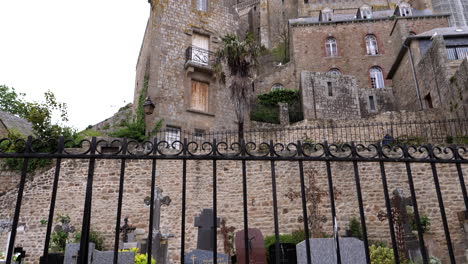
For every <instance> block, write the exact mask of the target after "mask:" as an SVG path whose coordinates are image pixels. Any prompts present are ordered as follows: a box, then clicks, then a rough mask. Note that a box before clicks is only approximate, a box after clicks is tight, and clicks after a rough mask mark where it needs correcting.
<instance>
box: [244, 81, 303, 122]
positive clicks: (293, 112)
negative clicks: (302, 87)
mask: <svg viewBox="0 0 468 264" xmlns="http://www.w3.org/2000/svg"><path fill="white" fill-rule="evenodd" d="M278 103H287V104H288V108H289V121H290V122H291V123H295V122H298V121H301V120H304V113H303V111H302V106H301V102H300V93H299V91H298V90H289V89H282V90H273V91H271V92H269V93H266V94H261V95H259V96H258V97H257V100H256V102H255V104H254V106H253V107H252V110H251V114H250V119H251V120H253V121H258V122H266V123H272V124H279V123H280V120H279V107H278Z"/></svg>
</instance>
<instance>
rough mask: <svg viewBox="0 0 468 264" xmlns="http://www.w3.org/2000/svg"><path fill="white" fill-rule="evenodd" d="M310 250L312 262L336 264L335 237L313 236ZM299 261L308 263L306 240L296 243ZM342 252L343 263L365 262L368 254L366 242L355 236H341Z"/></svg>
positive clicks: (299, 262)
mask: <svg viewBox="0 0 468 264" xmlns="http://www.w3.org/2000/svg"><path fill="white" fill-rule="evenodd" d="M309 242H310V252H311V258H312V263H320V264H336V263H337V256H336V244H335V240H334V239H333V238H311V239H310V240H309ZM296 252H297V263H298V264H303V263H307V253H306V241H305V240H304V241H302V242H301V243H299V244H297V245H296ZM340 254H341V263H342V264H364V263H366V254H365V250H364V242H362V241H361V240H359V239H357V238H354V237H343V238H340Z"/></svg>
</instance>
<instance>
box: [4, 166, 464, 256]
mask: <svg viewBox="0 0 468 264" xmlns="http://www.w3.org/2000/svg"><path fill="white" fill-rule="evenodd" d="M181 163H182V162H181V161H158V163H157V186H159V187H161V188H163V189H164V194H165V195H169V196H170V197H171V199H172V203H171V205H170V206H169V207H167V208H163V209H162V217H161V219H162V225H161V226H162V227H163V228H164V227H167V228H168V230H169V231H170V232H171V233H173V234H175V238H173V239H171V240H170V244H169V247H170V258H171V260H172V261H173V262H174V263H178V262H179V261H180V260H179V250H180V248H179V245H180V221H181V220H180V210H181V172H182V167H181ZM187 165H188V167H187V172H188V173H187V211H186V214H187V219H186V220H187V225H186V226H187V229H186V238H187V239H186V252H187V251H189V250H192V249H194V248H195V245H196V233H197V229H196V228H195V227H193V223H194V217H195V216H197V215H198V214H199V213H200V212H201V210H202V209H203V208H211V206H212V193H211V190H212V189H211V188H212V177H211V166H212V162H211V161H188V162H187ZM217 165H218V210H219V211H218V215H219V217H222V218H226V220H227V225H228V226H234V227H236V230H241V229H242V226H243V218H242V180H241V175H242V174H241V163H240V162H237V161H219V162H218V164H217ZM352 166H353V165H352V164H350V163H333V164H332V167H331V169H332V173H333V179H334V184H335V187H336V190H337V200H336V204H337V215H338V217H337V220H338V224H339V226H340V233H341V234H344V232H345V229H346V225H347V223H348V221H349V219H350V218H351V217H353V216H358V215H359V211H358V202H357V198H356V190H355V183H354V180H353V179H354V178H353V174H352V173H351V172H352V171H353V170H352V168H353V167H352ZM87 168H88V162H87V161H82V160H76V161H65V162H63V164H62V171H61V178H60V187H59V189H58V198H57V207H56V215H57V214H68V215H70V216H71V219H72V224H73V225H75V226H76V227H78V229H79V226H80V223H81V217H82V216H81V214H82V210H83V203H84V191H85V185H86V181H85V177H86V175H87ZM385 168H386V170H387V177H388V182H389V190H390V191H393V190H394V189H395V188H402V189H403V190H404V193H405V195H408V194H409V187H408V185H407V179H406V171H405V167H404V164H387V165H386V166H385ZM412 168H413V172H414V173H413V175H414V181H415V185H416V191H417V198H418V204H419V206H420V210H421V212H422V213H424V214H426V215H428V216H429V218H430V219H431V229H430V233H429V234H427V236H426V239H427V240H428V241H427V243H428V244H434V245H437V247H436V248H431V249H430V250H431V254H432V255H435V256H437V257H439V258H443V259H446V256H447V253H446V247H445V238H444V235H443V229H442V224H441V219H440V214H439V211H438V209H437V208H438V204H437V198H436V194H435V191H434V187H433V186H434V184H433V181H432V174H431V170H430V166H429V165H427V164H412ZM437 169H438V172H439V177H440V182H441V186H442V192H443V196H444V202H445V208H446V210H447V216H448V218H449V227H450V230H451V235H452V239H453V242H454V246H455V249H456V252H457V256H461V255H462V252H463V242H462V233H461V231H460V229H459V223H458V220H457V217H456V213H457V212H459V211H462V210H463V208H464V206H463V198H462V194H461V190H460V187H459V185H458V181H457V180H454V179H456V169H455V166H453V165H437ZM119 170H120V161H110V160H98V161H97V163H96V170H95V177H94V179H95V181H94V186H93V188H94V189H93V193H94V197H93V212H92V221H91V225H92V228H93V229H94V230H98V231H100V232H102V233H103V234H104V235H105V248H106V249H111V248H112V245H113V230H114V226H115V223H114V221H115V212H116V207H117V196H118V191H117V190H118V184H119ZM305 171H306V175H309V174H307V172H309V171H315V172H316V173H315V175H316V176H315V180H316V182H317V183H316V185H317V187H318V188H319V189H320V190H321V191H327V190H328V185H327V179H326V170H325V167H324V164H321V163H317V162H305ZM463 172H464V173H465V175H466V174H467V173H468V166H464V165H463ZM359 173H360V176H361V185H362V191H363V199H364V208H365V212H366V221H367V225H368V230H369V238H370V239H373V240H382V241H387V242H388V241H389V231H388V225H387V222H386V221H383V222H381V221H379V220H378V218H377V215H378V213H379V212H381V211H385V203H384V198H383V192H382V186H381V179H380V169H379V166H378V164H370V163H359ZM276 174H277V187H278V213H279V226H280V233H289V232H292V231H293V230H297V229H300V228H301V226H302V223H300V222H299V220H298V218H299V217H300V216H301V215H302V211H301V205H300V202H299V200H296V201H290V200H289V199H288V198H287V197H286V194H287V193H288V192H290V190H294V191H299V190H300V189H299V188H300V184H299V173H298V164H297V162H276ZM150 175H151V162H149V161H148V162H147V161H128V162H127V170H126V178H125V194H124V200H123V201H124V202H123V211H122V214H123V216H128V217H129V218H130V223H131V224H134V225H135V226H136V227H137V228H139V229H143V230H146V231H147V226H148V223H147V221H148V214H149V208H147V207H146V206H144V204H143V199H144V198H145V197H146V196H149V195H150V188H149V185H150ZM247 175H248V204H249V226H250V227H255V228H260V229H261V230H262V232H263V233H264V234H265V235H271V234H273V232H274V226H273V214H272V198H271V197H272V193H271V175H270V163H269V162H247ZM52 180H53V170H51V171H48V172H45V173H44V174H43V175H41V176H39V177H36V178H35V180H34V181H33V182H27V184H26V189H25V195H24V200H23V201H24V203H23V207H22V213H21V217H20V221H21V222H24V223H26V229H25V233H24V234H20V235H19V236H18V238H17V245H19V246H23V247H24V248H25V249H26V251H27V254H28V259H27V261H28V263H33V264H34V263H38V257H39V256H40V254H41V253H42V250H41V249H42V246H43V242H44V234H45V227H44V226H41V224H40V220H41V219H46V218H47V214H48V206H49V200H50V193H51V183H52ZM309 180H310V178H309V177H308V176H307V177H306V185H307V186H308V183H309ZM15 199H16V190H12V191H10V192H8V193H7V194H6V195H3V196H1V197H0V208H1V210H0V219H11V217H12V214H13V210H14V204H15V202H14V201H15ZM329 204H330V202H329V200H328V195H324V196H323V198H322V201H321V203H320V204H319V214H320V215H323V216H325V217H326V219H327V221H326V222H325V223H323V224H322V228H323V229H322V231H323V232H324V233H325V234H327V235H330V234H331V233H332V228H331V223H332V222H331V218H330V208H329ZM5 239H6V233H1V234H0V241H5ZM3 243H4V242H2V244H3ZM218 250H219V251H222V236H221V235H220V234H219V235H218ZM457 263H466V261H462V260H461V259H460V262H457Z"/></svg>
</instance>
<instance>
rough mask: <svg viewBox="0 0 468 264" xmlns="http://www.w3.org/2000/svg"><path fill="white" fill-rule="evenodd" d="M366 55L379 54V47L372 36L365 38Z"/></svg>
mask: <svg viewBox="0 0 468 264" xmlns="http://www.w3.org/2000/svg"><path fill="white" fill-rule="evenodd" d="M366 48H367V55H377V54H379V46H378V45H377V38H376V37H375V36H374V35H367V36H366Z"/></svg>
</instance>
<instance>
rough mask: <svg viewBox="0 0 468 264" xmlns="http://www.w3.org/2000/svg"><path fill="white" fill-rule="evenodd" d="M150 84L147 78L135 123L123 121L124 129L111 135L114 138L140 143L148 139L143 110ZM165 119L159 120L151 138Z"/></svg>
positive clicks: (141, 92) (146, 77)
mask: <svg viewBox="0 0 468 264" xmlns="http://www.w3.org/2000/svg"><path fill="white" fill-rule="evenodd" d="M148 82H149V77H148V76H145V81H144V84H143V88H142V89H141V91H140V95H139V97H138V107H137V109H136V117H135V119H134V120H133V121H128V120H127V121H123V122H122V127H120V128H119V129H117V130H116V131H114V132H111V133H109V135H110V136H112V137H118V138H129V139H135V140H138V141H145V140H146V139H147V138H148V137H147V136H146V123H145V112H144V110H143V104H144V102H145V100H146V96H147V94H148ZM162 123H163V119H161V120H159V121H158V122H157V123H156V125H155V126H154V127H153V129H152V130H151V131H152V132H151V136H152V135H154V134H155V133H156V132H157V131H159V130H160V129H161V127H162Z"/></svg>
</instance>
